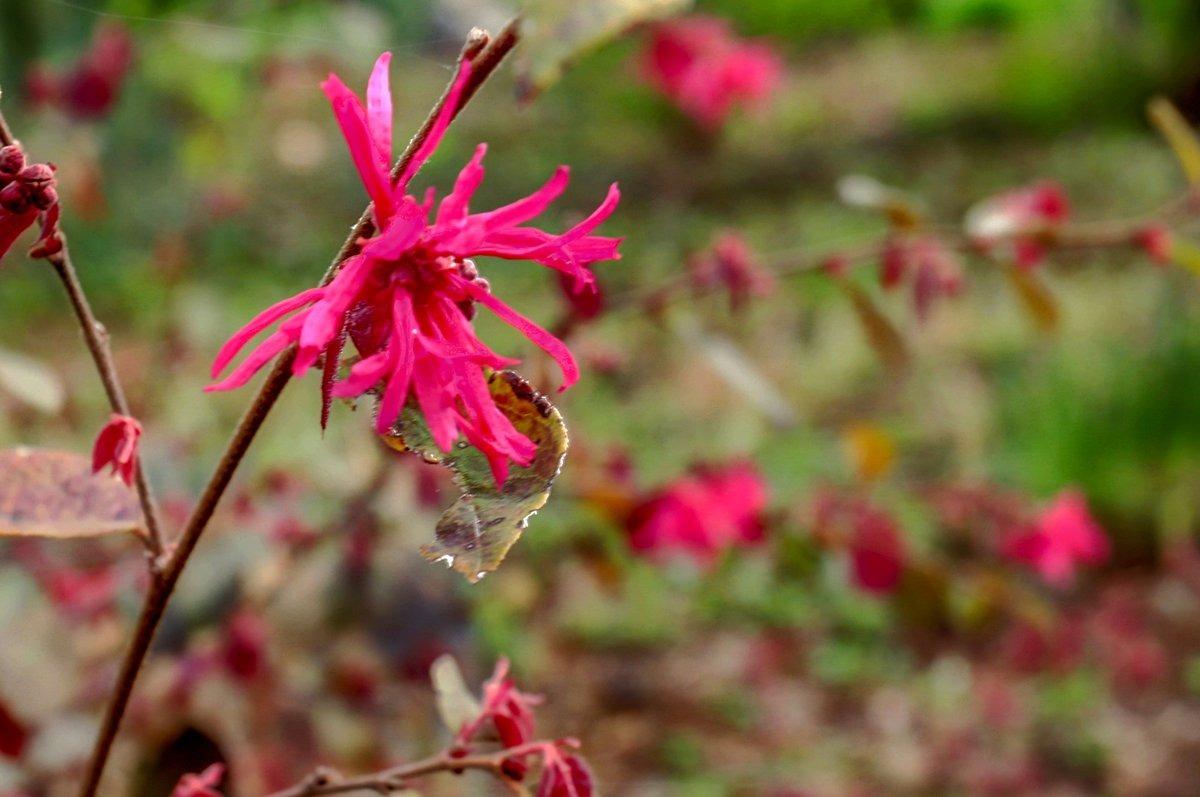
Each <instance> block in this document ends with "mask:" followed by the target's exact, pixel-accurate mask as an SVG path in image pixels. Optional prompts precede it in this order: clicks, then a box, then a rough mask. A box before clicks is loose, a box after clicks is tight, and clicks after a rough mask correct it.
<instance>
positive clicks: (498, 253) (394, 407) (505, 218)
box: [206, 53, 621, 484]
mask: <svg viewBox="0 0 1200 797" xmlns="http://www.w3.org/2000/svg"><path fill="white" fill-rule="evenodd" d="M390 60H391V54H390V53H384V54H383V55H381V56H380V57H379V60H378V61H376V63H375V69H374V71H373V72H372V74H371V78H370V81H369V83H368V85H367V102H366V105H365V106H364V105H363V103H362V102H361V101H360V100H359V98H358V97H357V96H356V95H355V94H354V93H353V92H352V91H351V90H350V89H349V88H347V87H346V85H345V84H344V83H342V81H341V80H339V79H338V78H337V77H336V76H334V75H330V77H329V79H328V80H326V81H325V83H324V84H322V88H323V89H324V91H325V94H326V96H328V97H329V101H330V103H331V104H332V105H333V112H334V116H335V117H336V118H337V121H338V124H339V125H340V127H341V129H342V135H343V136H345V138H346V142H347V144H348V146H349V149H350V156H351V158H352V159H353V161H354V164H355V166H356V167H357V169H358V173H359V176H360V177H361V178H362V181H363V184H364V186H366V189H367V193H368V195H369V196H370V198H371V207H372V213H373V215H374V221H375V228H376V229H377V230H378V231H379V232H378V234H377V235H375V236H374V237H372V238H370V239H369V240H366V241H364V242H362V246H361V249H360V251H359V253H358V254H356V255H354V256H352V257H350V258H348V259H347V260H346V261H345V262H344V263H343V264H342V268H341V270H340V271H339V272H338V274H337V276H336V277H335V278H334V279H333V281H332V282H331V283H330V284H329V285H327V286H325V287H322V288H313V289H310V290H306V291H302V292H301V293H299V294H297V295H295V296H293V297H291V298H289V299H285V300H283V301H282V302H279V303H278V304H275V305H273V306H271V307H269V308H267V309H266V310H265V311H263V312H262V313H260V314H259V315H258V316H257V317H255V318H254V319H253V320H251V321H250V323H248V324H247V325H246V326H245V327H243V328H242V329H241V330H239V331H238V332H237V333H236V334H234V336H233V337H232V338H230V339H229V341H228V342H227V343H226V344H225V345H224V346H223V347H222V348H221V350H220V351H219V352H218V354H217V357H216V360H215V362H214V363H213V369H212V373H213V377H214V378H216V377H217V376H218V375H219V374H220V373H221V372H222V371H224V369H225V368H226V366H228V365H229V364H230V362H231V361H232V360H233V359H234V357H235V356H236V355H237V354H238V352H240V351H241V350H242V348H243V347H244V346H245V345H246V344H247V343H249V342H250V340H251V339H253V338H254V337H255V336H256V335H258V334H259V333H260V332H263V331H264V330H266V329H267V328H269V327H271V326H272V325H274V324H276V323H279V322H282V323H279V326H278V328H277V329H276V330H275V331H274V332H273V333H271V335H270V336H268V337H267V338H266V339H265V340H264V341H263V342H262V343H261V344H259V345H258V347H257V348H255V349H254V350H253V351H252V352H251V353H250V354H249V355H248V356H247V357H246V358H245V359H244V360H243V361H242V362H241V364H240V365H238V366H237V367H236V368H235V369H234V370H233V371H232V372H231V373H230V374H229V376H228V377H226V378H225V379H224V380H222V381H220V382H218V383H216V384H213V385H210V386H209V387H208V388H206V389H207V390H210V391H211V390H231V389H233V388H237V387H241V386H242V385H244V384H245V383H246V382H247V381H248V380H249V379H250V378H251V376H253V375H254V374H255V373H256V372H257V371H258V370H259V369H261V368H262V367H263V366H265V365H266V364H267V363H268V362H270V361H271V360H272V359H273V358H274V357H276V356H277V355H278V354H280V353H281V352H283V351H284V350H285V349H287V348H288V347H289V346H292V345H295V346H296V347H297V353H296V358H295V361H294V363H293V366H292V372H293V373H294V374H296V375H297V376H298V375H300V374H303V373H304V372H306V371H308V370H309V369H310V368H312V367H313V366H314V365H316V364H317V363H318V361H319V360H321V359H322V358H324V368H323V371H324V378H323V380H322V393H323V397H324V399H325V404H324V413H323V417H322V422H324V421H325V419H326V418H327V415H328V407H329V402H330V400H331V398H332V397H334V396H337V397H344V398H349V397H355V396H361V395H363V394H364V393H367V392H370V391H373V390H375V389H376V388H378V390H379V393H380V403H379V409H378V415H377V417H376V428H377V429H378V430H379V431H384V430H386V429H388V428H389V427H391V426H392V424H394V423H395V422H396V419H397V418H398V417H399V415H400V412H401V410H402V409H403V407H404V405H405V402H406V401H407V400H408V399H409V398H410V397H412V398H413V399H415V401H416V403H417V405H418V406H419V407H420V409H421V411H422V412H423V413H424V415H425V419H426V421H427V422H428V424H429V428H430V431H431V433H432V435H433V439H434V441H435V442H436V443H437V445H438V446H439V447H441V448H442V449H443V450H445V451H448V450H449V449H450V446H452V445H453V444H454V442H455V440H457V439H458V437H459V436H460V435H462V436H463V437H465V438H466V439H467V440H468V441H469V442H470V443H471V444H472V445H474V446H476V447H477V448H478V449H479V450H480V451H482V452H483V453H484V455H485V456H486V457H487V459H488V462H489V463H490V465H491V469H492V473H493V476H494V477H495V479H496V482H497V483H498V484H502V483H503V482H504V481H505V480H506V479H507V477H508V468H509V463H510V462H515V463H517V464H521V465H527V464H529V462H530V461H532V458H533V455H534V453H535V447H534V445H533V443H532V442H531V441H530V440H529V439H528V438H527V437H525V436H524V435H522V434H521V433H519V432H518V431H517V430H516V429H515V428H514V427H513V425H512V423H511V422H510V421H509V420H508V418H506V417H505V416H504V415H503V413H501V412H500V410H499V409H497V407H496V405H495V403H494V402H493V400H492V398H491V396H490V394H489V393H488V389H487V379H486V376H485V372H484V369H485V368H504V367H507V366H509V365H512V364H514V363H515V362H517V361H516V360H512V359H509V358H506V357H501V356H500V355H499V354H497V353H496V352H494V351H492V350H491V349H490V348H488V347H487V346H486V345H484V343H483V342H482V341H480V340H479V338H478V337H476V335H475V331H474V328H473V326H472V324H471V317H472V315H473V313H474V306H475V304H477V303H478V304H481V305H483V306H484V307H486V308H487V309H489V310H491V311H492V312H493V313H495V314H496V316H497V317H499V318H500V319H501V320H502V321H504V322H505V323H507V324H509V325H511V326H512V327H513V328H515V329H516V330H518V331H519V332H521V333H522V334H523V335H525V337H527V338H528V339H529V340H530V341H531V342H532V343H534V344H536V345H537V346H538V347H540V348H541V349H543V350H544V351H545V352H546V353H547V354H549V355H550V356H551V357H552V358H554V360H555V361H556V362H557V363H558V365H559V367H560V368H561V370H562V373H563V384H562V387H561V389H564V390H565V389H566V388H567V387H569V386H570V385H571V384H573V383H574V382H575V381H576V380H577V379H578V378H579V371H578V368H577V367H576V364H575V360H574V358H573V357H572V356H571V352H570V351H569V350H568V349H567V347H566V345H565V344H564V343H563V342H562V341H560V340H559V339H557V338H556V337H554V336H553V335H551V334H550V333H549V332H547V331H546V330H544V329H542V328H541V327H540V326H538V325H537V324H535V323H533V322H532V321H530V320H529V319H527V318H525V317H524V316H522V315H520V314H519V313H518V312H517V311H515V310H514V309H512V308H511V307H509V306H508V305H507V304H505V303H504V302H502V301H501V300H500V299H499V298H497V297H496V296H494V295H493V294H492V292H491V291H490V290H489V287H488V283H487V281H486V280H484V279H482V278H481V277H480V276H479V273H478V271H477V270H476V267H475V264H474V262H473V261H472V260H471V258H474V257H480V256H490V257H498V258H504V259H507V260H533V261H535V262H538V263H541V264H542V265H544V266H547V267H548V268H551V269H554V270H555V271H557V272H559V273H562V274H565V275H567V276H568V277H569V278H570V279H571V280H572V281H573V283H574V285H575V287H576V288H577V289H579V290H582V289H584V288H586V287H588V286H591V285H592V283H593V282H594V279H595V277H594V275H593V274H592V273H591V271H590V270H589V266H590V265H591V264H592V263H595V262H597V261H602V260H616V259H618V257H619V254H618V252H617V248H618V246H619V244H620V243H621V239H620V238H606V237H600V236H596V235H592V232H593V231H594V230H595V229H596V228H597V227H598V226H600V224H601V223H602V222H603V221H604V220H605V219H607V218H608V217H609V215H610V214H612V212H613V210H614V209H615V208H616V206H617V202H618V200H619V198H620V193H619V191H618V190H617V186H616V184H613V185H612V186H611V187H610V188H609V191H608V196H607V197H606V198H605V199H604V201H603V202H602V203H601V204H600V206H599V207H598V208H596V210H595V211H593V212H592V213H591V215H589V216H587V217H586V218H585V219H583V220H582V221H580V222H579V223H578V224H576V225H575V226H574V227H572V228H571V229H569V230H567V231H566V232H565V233H562V234H560V235H553V234H551V233H548V232H544V231H543V230H540V229H537V228H536V227H528V226H522V225H524V223H525V222H527V221H529V220H531V219H533V218H534V217H535V216H538V215H539V214H541V213H542V211H544V210H545V209H546V208H547V207H548V206H549V205H550V204H551V203H552V202H553V201H554V200H555V199H557V198H558V197H559V196H560V195H561V194H562V192H563V190H564V189H565V188H566V186H567V180H568V169H567V167H565V166H561V167H559V168H558V170H557V171H556V172H555V173H554V175H553V176H552V177H551V178H550V180H549V181H548V182H547V183H546V184H545V185H543V186H542V187H541V188H540V189H538V190H537V191H535V192H534V193H533V194H531V195H530V196H528V197H525V198H524V199H520V200H517V201H516V202H513V203H511V204H508V205H505V206H503V207H500V208H497V209H495V210H491V211H486V212H481V213H471V212H470V210H469V203H470V200H471V197H472V195H473V194H474V193H475V190H476V189H477V188H478V187H479V184H480V182H481V181H482V180H483V174H484V170H483V157H484V154H485V153H486V151H487V146H486V145H485V144H480V145H479V146H478V147H477V148H476V150H475V155H474V157H472V158H471V160H470V161H469V162H468V163H467V165H466V166H465V167H463V169H462V171H461V172H460V173H459V175H458V179H457V180H456V181H455V184H454V189H453V190H452V191H451V192H450V193H449V194H448V195H447V196H446V197H445V198H444V199H443V200H442V201H441V203H440V204H439V205H438V206H437V209H436V211H435V210H434V197H433V193H432V191H430V192H429V193H428V194H427V195H426V197H425V198H424V200H417V199H416V198H415V197H413V196H412V195H410V194H408V193H407V191H408V184H409V181H410V180H411V179H412V177H413V175H414V174H415V173H416V172H417V170H418V169H419V168H420V167H421V166H422V165H423V164H424V163H425V161H426V160H428V159H429V157H430V155H432V154H433V151H434V149H435V148H436V147H437V145H438V143H439V142H440V141H441V139H442V136H443V135H444V134H445V132H446V128H447V126H448V125H449V124H450V120H451V117H452V116H453V114H454V110H455V108H457V107H458V102H459V98H460V97H461V95H462V92H463V90H464V89H465V87H466V84H467V80H468V78H469V76H470V64H469V63H468V62H463V64H462V66H461V67H460V70H459V73H458V75H457V77H456V79H455V81H454V83H453V85H452V87H451V89H450V92H449V96H448V97H447V100H446V103H445V105H444V106H443V109H442V111H441V113H440V114H439V115H438V117H437V118H436V120H435V122H434V125H433V129H432V132H431V133H430V135H429V137H428V138H427V139H426V140H425V142H424V143H423V144H422V146H421V147H420V149H419V150H418V151H417V152H416V154H415V156H414V157H413V159H412V160H411V161H410V162H409V164H408V165H407V167H406V168H405V170H404V172H403V173H402V174H400V175H399V178H398V179H397V180H396V181H395V182H394V183H393V182H392V180H391V179H390V176H389V174H388V165H389V164H390V163H391V160H392V98H391V93H390V91H389V88H388V64H389V62H390ZM431 214H432V216H431ZM347 338H349V339H350V340H351V341H353V343H354V345H355V347H356V348H357V349H358V352H359V354H360V355H361V359H359V360H358V362H356V363H355V364H354V365H353V367H351V368H350V371H349V373H348V375H346V376H345V377H344V378H342V379H337V366H338V362H339V359H340V354H341V352H342V347H343V346H344V345H345V341H346V340H347Z"/></svg>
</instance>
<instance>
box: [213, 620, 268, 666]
mask: <svg viewBox="0 0 1200 797" xmlns="http://www.w3.org/2000/svg"><path fill="white" fill-rule="evenodd" d="M218 656H219V657H220V660H221V662H222V664H224V665H225V669H227V670H228V671H229V673H230V674H231V675H233V677H234V678H236V679H238V680H239V681H242V682H247V683H248V682H250V681H254V680H256V679H257V678H258V677H259V676H260V675H262V674H263V673H264V672H265V671H266V669H267V624H266V622H264V621H263V618H262V617H260V616H259V615H257V614H254V613H253V612H250V611H245V610H242V611H238V612H237V613H236V614H234V615H233V617H232V618H230V620H229V622H228V623H227V624H226V626H225V633H224V637H223V638H222V640H221V646H220V651H219V653H218Z"/></svg>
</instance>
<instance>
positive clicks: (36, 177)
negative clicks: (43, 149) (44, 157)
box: [17, 163, 54, 188]
mask: <svg viewBox="0 0 1200 797" xmlns="http://www.w3.org/2000/svg"><path fill="white" fill-rule="evenodd" d="M17 180H18V181H19V182H22V183H25V184H26V185H28V186H30V187H31V188H37V187H41V186H48V185H50V183H52V182H53V181H54V168H53V167H52V166H50V165H48V164H45V163H31V164H30V165H28V166H26V167H25V168H24V169H22V170H21V171H20V173H18V174H17Z"/></svg>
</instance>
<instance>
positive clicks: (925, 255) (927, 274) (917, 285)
mask: <svg viewBox="0 0 1200 797" xmlns="http://www.w3.org/2000/svg"><path fill="white" fill-rule="evenodd" d="M913 263H914V266H915V268H916V274H915V276H914V278H913V305H914V307H915V308H916V312H917V318H918V319H919V320H921V321H924V320H925V319H927V318H928V317H929V314H930V313H931V312H932V310H933V303H934V301H936V300H937V299H939V298H941V297H943V296H956V295H958V293H959V292H960V291H961V290H962V286H963V267H962V263H961V262H959V260H958V258H957V257H956V256H955V254H954V253H953V252H951V251H950V249H949V248H948V247H947V246H946V245H945V244H944V243H942V241H941V240H939V239H938V238H937V237H935V236H932V235H926V236H923V237H921V238H919V239H917V240H916V241H915V242H914V243H913Z"/></svg>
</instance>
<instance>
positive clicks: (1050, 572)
mask: <svg viewBox="0 0 1200 797" xmlns="http://www.w3.org/2000/svg"><path fill="white" fill-rule="evenodd" d="M1003 553H1004V555H1005V556H1007V557H1008V558H1009V559H1012V560H1013V561H1016V562H1021V563H1023V564H1026V565H1029V566H1030V567H1032V568H1034V569H1035V570H1036V571H1037V572H1038V573H1039V574H1040V575H1041V576H1042V578H1043V579H1045V580H1046V582H1047V583H1049V584H1053V585H1055V586H1065V585H1068V584H1070V583H1071V582H1072V581H1073V580H1074V578H1075V571H1076V568H1078V567H1079V565H1099V564H1103V563H1104V562H1105V561H1107V560H1108V556H1109V543H1108V538H1107V537H1105V536H1104V530H1103V529H1101V528H1100V526H1099V524H1097V523H1096V521H1095V520H1094V519H1093V518H1092V515H1091V513H1090V512H1089V511H1088V507H1087V499H1086V498H1084V496H1083V493H1081V492H1079V491H1078V490H1066V491H1064V492H1062V493H1060V494H1059V495H1058V497H1057V498H1055V499H1054V501H1053V502H1052V503H1051V504H1050V506H1048V507H1047V508H1046V509H1045V510H1044V511H1043V512H1042V513H1041V515H1039V516H1038V518H1037V519H1036V520H1035V521H1034V522H1033V524H1032V527H1030V528H1027V529H1022V530H1018V531H1016V532H1012V533H1011V534H1010V535H1009V537H1008V539H1006V540H1005V541H1004V543H1003Z"/></svg>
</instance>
